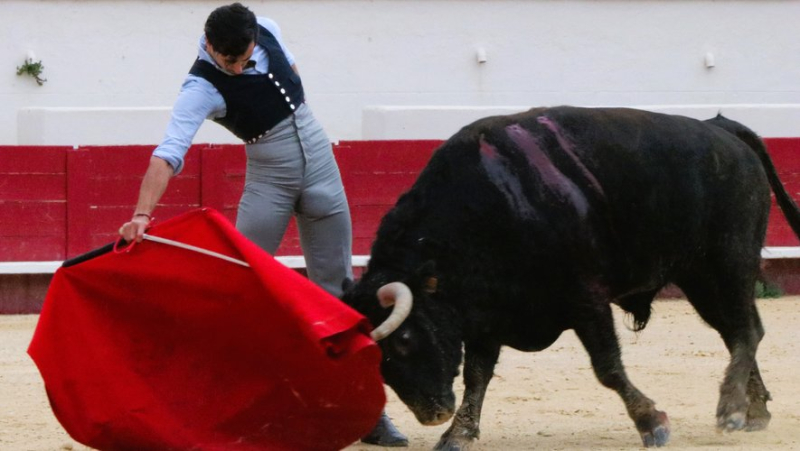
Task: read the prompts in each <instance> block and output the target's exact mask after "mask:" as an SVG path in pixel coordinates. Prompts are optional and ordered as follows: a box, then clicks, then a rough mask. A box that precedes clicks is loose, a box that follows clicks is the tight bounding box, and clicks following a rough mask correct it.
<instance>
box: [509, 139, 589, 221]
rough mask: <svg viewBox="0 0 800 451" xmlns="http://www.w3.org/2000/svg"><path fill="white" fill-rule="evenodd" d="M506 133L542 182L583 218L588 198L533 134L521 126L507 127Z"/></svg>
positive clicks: (587, 206) (587, 207) (586, 209)
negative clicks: (555, 162) (553, 160)
mask: <svg viewBox="0 0 800 451" xmlns="http://www.w3.org/2000/svg"><path fill="white" fill-rule="evenodd" d="M506 133H508V136H509V137H510V138H511V140H512V141H514V143H515V144H516V145H517V147H519V149H520V150H521V151H522V153H524V154H525V156H526V157H527V159H528V163H530V165H531V167H532V168H534V169H535V170H536V171H538V172H539V175H540V176H541V178H542V182H543V183H544V185H545V186H546V187H548V188H549V189H550V190H551V191H552V192H554V193H556V194H557V195H558V196H559V197H561V198H563V199H565V200H567V201H568V202H569V203H571V204H572V205H573V206H574V207H575V210H576V211H577V212H578V214H580V215H581V216H585V215H586V212H587V211H588V209H589V205H588V202H587V201H586V197H584V195H583V193H582V192H581V190H580V189H579V188H578V187H577V186H576V185H575V183H573V182H572V180H570V179H569V178H568V177H567V176H565V175H564V173H562V172H561V171H560V170H559V169H558V168H557V167H556V165H555V164H553V162H552V161H551V160H550V158H549V157H548V156H547V154H546V153H544V151H543V150H542V148H541V146H540V145H539V141H538V140H537V139H536V137H535V136H533V134H532V133H531V132H530V131H528V130H526V129H525V128H523V127H522V126H521V125H519V124H513V125H509V126H508V127H506Z"/></svg>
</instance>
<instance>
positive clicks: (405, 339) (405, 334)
mask: <svg viewBox="0 0 800 451" xmlns="http://www.w3.org/2000/svg"><path fill="white" fill-rule="evenodd" d="M391 337H392V348H394V351H395V352H396V353H397V354H399V355H401V356H403V357H405V356H407V355H408V354H409V353H410V352H411V331H410V330H408V329H405V330H403V331H400V333H398V334H393V335H391Z"/></svg>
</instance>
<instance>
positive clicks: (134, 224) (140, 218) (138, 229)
mask: <svg viewBox="0 0 800 451" xmlns="http://www.w3.org/2000/svg"><path fill="white" fill-rule="evenodd" d="M149 225H150V217H149V216H147V215H135V216H134V217H133V218H131V220H130V221H128V222H126V223H125V224H122V227H120V228H119V236H121V237H122V239H123V240H125V241H127V242H129V243H130V242H133V240H136V242H137V243H141V242H142V239H143V238H144V232H145V231H147V227H148V226H149Z"/></svg>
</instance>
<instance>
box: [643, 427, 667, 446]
mask: <svg viewBox="0 0 800 451" xmlns="http://www.w3.org/2000/svg"><path fill="white" fill-rule="evenodd" d="M668 441H669V427H666V426H659V427H657V428H655V429H653V430H652V431H651V432H646V433H644V434H642V444H644V447H645V448H652V447H654V446H664V445H666V444H667V442H668Z"/></svg>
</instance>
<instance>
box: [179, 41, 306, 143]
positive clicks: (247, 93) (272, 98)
mask: <svg viewBox="0 0 800 451" xmlns="http://www.w3.org/2000/svg"><path fill="white" fill-rule="evenodd" d="M258 28H259V35H258V42H257V43H258V45H260V46H261V47H263V48H264V49H265V50H266V51H267V55H268V57H269V68H268V69H269V73H267V74H255V75H244V74H242V75H235V76H233V75H227V74H225V73H223V72H222V71H220V70H219V69H217V68H216V67H215V66H214V65H213V64H211V63H209V62H208V61H205V60H202V59H200V58H198V59H197V61H195V63H194V65H193V66H192V68H191V70H189V73H190V74H192V75H195V76H198V77H202V78H204V79H206V80H208V81H209V82H210V83H211V84H212V85H214V87H215V88H217V91H219V93H220V94H221V95H222V98H223V99H225V106H226V110H227V111H226V113H225V117H221V118H218V119H214V121H215V122H217V123H219V124H221V125H222V126H224V127H225V128H227V129H228V130H230V131H231V133H233V134H234V135H236V136H237V137H239V138H241V139H242V140H243V141H244V142H246V143H249V144H252V143H254V142H256V141H258V139H259V138H261V137H262V136H264V134H265V133H266V132H268V131H269V130H270V129H271V128H272V127H274V126H275V125H277V124H278V122H280V121H282V120H284V119H286V118H287V117H289V115H291V114H292V113H294V110H295V109H296V108H297V107H299V106H300V104H302V103H303V102H304V101H305V95H304V93H303V84H302V82H301V81H300V76H299V75H297V73H295V71H294V70H292V67H291V66H290V65H289V61H287V60H286V55H285V54H284V53H283V49H281V46H280V44H279V43H278V40H277V39H275V36H273V35H272V33H270V32H269V31H268V30H267V29H266V28H264V27H262V26H261V25H259V26H258Z"/></svg>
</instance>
